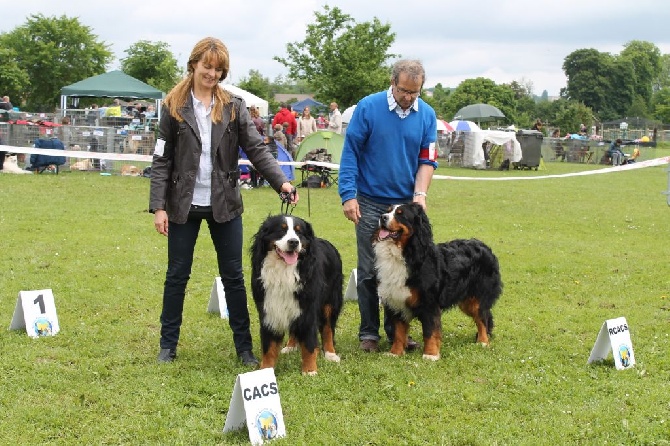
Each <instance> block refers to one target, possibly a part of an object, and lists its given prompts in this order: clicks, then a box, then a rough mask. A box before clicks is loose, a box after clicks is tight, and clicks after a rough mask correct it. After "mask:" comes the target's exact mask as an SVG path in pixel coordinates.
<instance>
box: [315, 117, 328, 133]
mask: <svg viewBox="0 0 670 446" xmlns="http://www.w3.org/2000/svg"><path fill="white" fill-rule="evenodd" d="M326 127H328V124H327V122H326V118H324V117H323V113H319V116H318V117H317V118H316V128H317V129H318V130H323V129H325V128H326Z"/></svg>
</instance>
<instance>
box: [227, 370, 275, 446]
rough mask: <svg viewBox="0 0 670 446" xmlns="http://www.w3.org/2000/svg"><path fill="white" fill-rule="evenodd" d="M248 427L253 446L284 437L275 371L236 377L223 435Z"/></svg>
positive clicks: (250, 373)
mask: <svg viewBox="0 0 670 446" xmlns="http://www.w3.org/2000/svg"><path fill="white" fill-rule="evenodd" d="M245 425H246V426H247V430H248V431H249V440H250V441H251V443H252V444H261V443H263V441H265V440H272V439H273V438H279V437H284V436H285V435H286V427H285V426H284V415H283V413H282V409H281V402H280V401H279V386H278V385H277V379H276V378H275V372H274V369H261V370H257V371H255V372H249V373H243V374H241V375H237V380H236V381H235V388H234V389H233V395H232V397H231V398H230V407H229V408H228V416H227V417H226V424H225V426H224V427H223V431H224V432H228V431H233V430H238V429H242V428H243V427H244V426H245Z"/></svg>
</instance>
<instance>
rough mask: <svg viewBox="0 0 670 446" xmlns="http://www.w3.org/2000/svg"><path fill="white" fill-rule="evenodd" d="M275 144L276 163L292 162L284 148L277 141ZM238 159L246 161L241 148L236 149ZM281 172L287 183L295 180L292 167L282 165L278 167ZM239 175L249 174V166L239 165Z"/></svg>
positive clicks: (245, 155)
mask: <svg viewBox="0 0 670 446" xmlns="http://www.w3.org/2000/svg"><path fill="white" fill-rule="evenodd" d="M275 144H277V161H286V162H292V161H293V157H292V156H291V154H290V153H289V151H288V150H286V149H285V148H284V146H282V145H281V144H279V143H278V142H277V141H275ZM238 152H239V155H240V158H241V159H243V160H248V159H249V158H247V154H246V153H244V151H243V150H242V148H240V149H238ZM280 167H281V170H282V171H283V172H284V175H286V178H287V179H288V180H289V181H293V180H294V179H295V174H294V172H293V171H294V167H293V166H288V165H282V166H280ZM240 173H241V174H242V175H244V174H247V173H249V166H247V165H246V164H240Z"/></svg>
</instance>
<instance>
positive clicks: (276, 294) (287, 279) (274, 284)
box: [261, 252, 300, 334]
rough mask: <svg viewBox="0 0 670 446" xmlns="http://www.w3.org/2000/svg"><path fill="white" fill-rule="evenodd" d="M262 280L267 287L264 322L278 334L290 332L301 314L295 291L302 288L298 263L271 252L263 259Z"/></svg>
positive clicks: (264, 302)
mask: <svg viewBox="0 0 670 446" xmlns="http://www.w3.org/2000/svg"><path fill="white" fill-rule="evenodd" d="M261 282H262V283H263V287H264V288H265V300H264V301H263V310H264V311H265V319H264V321H263V324H264V325H265V326H266V327H267V328H269V329H270V330H272V331H274V332H275V333H277V334H284V333H287V332H288V329H289V327H290V325H291V323H292V322H293V321H294V320H296V319H297V318H298V316H300V306H299V305H298V301H297V300H296V299H295V293H296V292H297V291H299V290H300V276H299V275H298V263H296V264H294V265H287V264H286V263H285V262H284V261H283V260H282V259H281V258H279V256H277V255H276V254H275V253H273V252H270V253H268V255H267V256H266V257H265V260H264V261H263V267H262V268H261Z"/></svg>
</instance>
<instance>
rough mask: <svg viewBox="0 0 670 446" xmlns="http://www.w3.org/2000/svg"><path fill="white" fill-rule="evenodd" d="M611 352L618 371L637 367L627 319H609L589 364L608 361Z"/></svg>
mask: <svg viewBox="0 0 670 446" xmlns="http://www.w3.org/2000/svg"><path fill="white" fill-rule="evenodd" d="M610 351H611V352H612V356H614V365H615V366H616V368H617V370H623V369H627V368H629V367H632V366H634V365H635V354H634V353H633V342H632V341H631V339H630V329H629V328H628V322H626V318H625V317H619V318H616V319H608V320H607V321H605V322H604V323H603V325H602V327H601V328H600V332H599V333H598V337H597V338H596V342H595V344H594V345H593V349H591V355H590V356H589V360H588V361H587V364H590V363H592V362H594V361H600V360H603V359H606V358H607V357H608V356H609V353H610Z"/></svg>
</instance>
